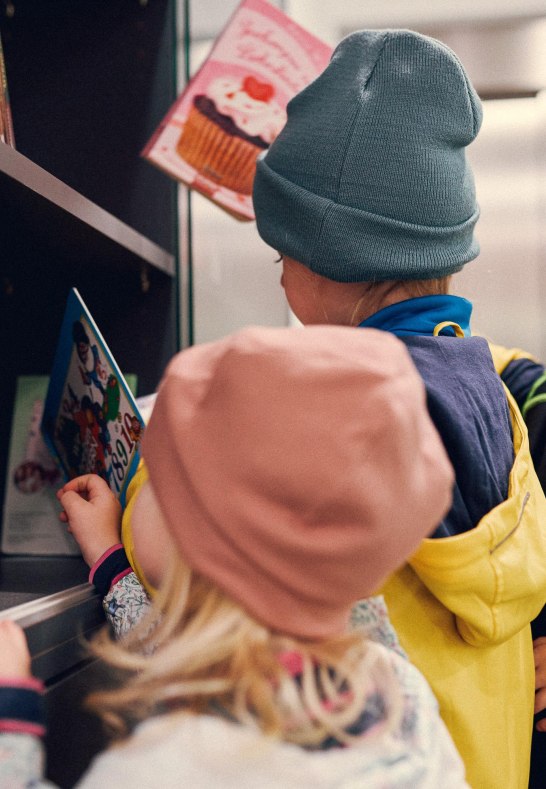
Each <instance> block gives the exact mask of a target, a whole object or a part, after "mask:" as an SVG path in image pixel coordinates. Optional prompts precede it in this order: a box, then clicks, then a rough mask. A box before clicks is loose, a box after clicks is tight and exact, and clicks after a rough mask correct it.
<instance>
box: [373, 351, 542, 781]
mask: <svg viewBox="0 0 546 789" xmlns="http://www.w3.org/2000/svg"><path fill="white" fill-rule="evenodd" d="M492 351H493V356H494V361H495V363H496V365H497V371H498V372H500V370H501V367H502V361H504V364H507V363H508V361H510V359H511V358H514V356H513V355H512V356H511V355H510V352H508V351H506V350H505V349H499V352H498V353H495V347H493V348H492ZM506 394H507V398H508V404H509V409H510V417H511V423H512V430H513V443H514V453H515V459H514V464H513V467H512V471H511V473H510V478H509V486H508V496H507V498H506V500H505V501H503V502H502V503H501V504H499V505H498V506H497V507H495V508H493V509H492V510H491V511H490V512H488V513H487V514H486V515H485V516H484V517H482V519H481V520H480V521H479V523H478V524H477V525H476V526H475V528H473V529H471V530H469V531H466V532H463V533H461V534H456V535H454V536H451V537H446V538H442V539H426V540H424V541H423V543H422V545H421V546H420V548H419V550H418V551H417V553H416V554H415V555H414V556H413V557H412V558H411V559H410V560H409V562H408V563H407V564H406V565H405V566H404V567H402V569H401V570H400V571H398V572H397V573H396V574H395V575H394V576H392V577H391V578H390V579H389V581H388V582H387V584H386V585H385V587H384V589H383V590H382V592H383V594H384V596H385V599H386V602H387V605H388V609H389V613H390V616H391V620H392V623H393V625H394V627H395V628H396V630H397V631H398V635H399V637H400V641H401V643H402V646H403V647H404V648H405V649H406V651H407V653H408V655H409V657H410V659H411V660H412V662H413V663H414V664H415V665H416V666H417V667H418V668H419V669H421V671H422V672H423V674H424V675H425V677H426V678H427V679H428V681H429V683H430V685H431V687H432V689H433V691H434V692H435V694H436V697H437V699H438V701H439V704H440V712H441V715H442V717H443V719H444V721H445V723H446V725H447V727H448V729H449V730H450V733H451V735H452V737H453V739H454V741H455V744H456V746H457V748H458V750H459V752H460V754H461V756H462V757H463V760H464V762H465V765H466V769H467V780H468V782H469V783H470V785H471V786H472V787H474V789H527V786H528V776H529V755H530V748H531V734H532V724H533V703H534V661H533V650H532V639H531V630H530V625H529V623H530V621H531V620H532V619H534V618H535V616H536V615H537V614H538V612H539V611H540V610H541V609H542V607H543V605H544V603H545V601H546V499H545V497H544V493H543V491H542V488H541V485H540V482H539V480H538V478H537V475H536V473H535V470H534V467H533V463H532V460H531V457H530V453H529V441H528V436H527V429H526V427H525V423H524V421H523V418H522V416H521V414H520V411H519V409H518V407H517V405H516V403H515V401H514V400H513V398H512V396H511V395H510V394H509V392H508V390H506Z"/></svg>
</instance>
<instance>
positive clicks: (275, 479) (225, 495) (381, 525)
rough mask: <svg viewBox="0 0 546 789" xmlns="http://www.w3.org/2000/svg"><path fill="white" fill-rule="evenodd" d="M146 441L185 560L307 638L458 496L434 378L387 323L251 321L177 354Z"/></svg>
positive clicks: (334, 620) (331, 627)
mask: <svg viewBox="0 0 546 789" xmlns="http://www.w3.org/2000/svg"><path fill="white" fill-rule="evenodd" d="M142 450H143V455H144V458H145V461H146V463H147V466H148V471H149V475H150V482H151V484H152V488H153V490H154V493H155V495H156V497H157V499H158V501H159V505H160V507H161V510H162V513H163V515H164V517H165V520H166V523H167V525H168V528H169V530H170V532H171V535H172V536H173V537H174V539H175V541H176V543H177V544H178V546H179V548H180V551H181V553H182V555H183V557H184V559H185V560H186V561H187V563H188V564H189V565H190V566H191V567H193V568H194V569H195V570H197V571H199V572H200V573H201V574H202V575H203V576H206V577H207V578H209V579H211V580H212V581H214V582H215V583H216V584H217V585H218V586H219V587H220V588H221V589H223V590H224V592H226V593H227V594H228V595H229V596H231V597H232V598H233V599H234V600H237V601H238V602H239V603H240V604H241V605H243V607H245V608H246V609H247V610H248V611H249V612H250V613H251V614H253V615H254V616H255V618H256V619H258V620H259V621H261V622H264V623H265V624H267V625H268V626H269V627H271V628H273V629H276V630H280V631H282V632H286V633H290V634H292V635H296V636H300V637H325V636H329V635H333V634H336V633H339V632H342V631H343V630H344V629H345V628H346V625H347V619H348V615H349V611H350V608H351V605H352V603H354V602H355V601H356V600H358V599H359V598H362V597H365V596H367V595H370V594H372V593H374V592H375V591H377V589H378V587H379V585H380V584H381V583H382V581H383V580H384V579H385V578H386V576H387V575H388V574H389V573H390V572H391V571H393V570H395V569H396V568H397V567H398V566H399V565H401V564H402V563H403V562H404V560H405V559H406V558H407V557H408V556H409V555H410V554H411V553H412V552H413V551H414V550H415V549H416V548H417V547H418V545H419V542H420V540H421V539H422V538H423V537H425V536H427V535H428V534H429V533H430V532H432V531H433V530H434V528H435V527H436V526H437V524H438V523H439V521H440V520H441V518H442V517H443V515H444V514H445V512H446V511H447V510H448V508H449V506H450V504H451V488H452V484H453V472H452V469H451V465H450V463H449V461H448V459H447V456H446V453H445V450H444V448H443V445H442V443H441V440H440V438H439V437H438V434H437V433H436V430H435V428H434V426H433V425H432V422H431V421H430V418H429V416H428V412H427V408H426V401H425V390H424V386H423V383H422V381H421V379H420V377H419V376H418V373H417V372H416V370H415V367H414V366H413V363H412V361H411V359H410V357H409V355H408V353H407V351H406V349H405V347H404V345H403V344H402V343H401V342H400V341H399V340H398V339H396V338H395V337H393V336H392V335H390V334H387V333H385V332H379V331H376V330H374V329H354V328H346V327H340V326H309V327H307V328H305V329H300V328H247V329H243V330H241V331H239V332H237V333H235V334H232V335H230V336H228V337H226V338H225V339H223V340H220V341H218V342H214V343H209V344H203V345H197V346H194V347H192V348H189V349H188V350H185V351H183V352H181V353H179V354H178V355H177V356H175V357H174V359H173V360H172V361H171V363H170V364H169V366H168V368H167V370H166V372H165V375H164V378H163V380H162V382H161V385H160V388H159V394H158V396H157V400H156V404H155V407H154V410H153V413H152V416H151V419H150V423H149V425H148V427H147V428H146V431H145V434H144V439H143V447H142Z"/></svg>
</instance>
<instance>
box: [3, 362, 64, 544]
mask: <svg viewBox="0 0 546 789" xmlns="http://www.w3.org/2000/svg"><path fill="white" fill-rule="evenodd" d="M48 381H49V378H48V377H47V376H44V375H36V376H20V377H19V378H18V379H17V389H16V394H15V404H14V410H13V419H12V430H11V439H10V447H9V456H8V470H7V475H6V492H5V497H4V516H3V520H2V552H3V553H9V554H17V553H20V554H37V555H48V554H49V555H60V556H62V555H68V556H70V555H77V554H79V553H80V550H79V548H78V545H77V543H76V541H75V540H74V538H73V537H72V535H71V534H69V533H68V532H67V530H66V524H64V523H61V521H59V513H60V511H61V507H60V505H59V503H58V501H57V499H56V497H55V491H56V490H57V489H58V488H59V487H60V485H61V484H62V481H63V478H62V474H61V472H60V470H59V467H58V464H57V462H56V460H55V458H54V457H53V456H52V454H51V452H50V451H49V449H48V448H47V446H46V444H45V442H44V440H43V437H42V434H41V431H40V422H41V419H42V411H43V405H44V398H45V395H46V391H47V386H48Z"/></svg>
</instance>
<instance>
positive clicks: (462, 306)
mask: <svg viewBox="0 0 546 789" xmlns="http://www.w3.org/2000/svg"><path fill="white" fill-rule="evenodd" d="M471 313H472V303H471V302H470V301H468V300H467V299H463V298H462V297H461V296H449V295H448V296H419V297H418V298H415V299H406V300H405V301H399V302H397V303H396V304H391V306H390V307H385V308H384V309H382V310H379V312H376V313H374V315H370V317H369V318H366V320H364V321H362V323H360V324H359V326H363V327H365V328H372V329H382V330H383V331H389V332H391V333H392V334H396V336H397V337H407V336H409V335H413V334H417V335H420V336H423V335H425V336H427V335H430V336H432V335H433V333H434V329H435V327H436V326H437V325H438V324H439V323H443V322H444V321H451V322H452V323H458V324H459V326H460V327H461V329H462V330H463V332H464V335H465V337H470V334H471V332H470V315H471ZM441 334H447V335H451V336H453V335H454V334H455V332H454V330H453V329H452V328H451V327H449V326H448V327H446V328H444V329H442V331H441Z"/></svg>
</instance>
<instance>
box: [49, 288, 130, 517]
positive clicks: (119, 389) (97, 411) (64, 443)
mask: <svg viewBox="0 0 546 789" xmlns="http://www.w3.org/2000/svg"><path fill="white" fill-rule="evenodd" d="M41 427H42V433H43V436H44V439H45V441H46V444H47V445H48V446H49V448H50V449H51V451H52V452H53V453H54V454H55V455H56V457H57V458H58V460H59V463H60V466H61V468H62V470H63V473H64V475H65V477H66V478H67V479H72V478H73V477H76V476H79V475H81V474H88V473H94V474H98V475H99V476H101V477H103V478H104V479H105V480H106V481H107V482H108V484H109V485H110V488H111V489H112V490H113V491H114V493H116V495H118V496H119V499H120V501H121V504H122V506H123V504H124V502H125V493H126V490H127V485H128V484H129V481H130V479H131V477H132V476H133V474H134V472H135V471H136V468H137V465H138V462H139V459H140V439H141V437H142V434H143V430H144V420H143V418H142V416H141V414H140V412H139V409H138V406H137V403H136V401H135V398H134V397H133V395H132V393H131V391H130V389H129V386H128V384H127V382H126V380H125V378H124V377H123V375H122V374H121V371H120V369H119V367H118V365H117V363H116V361H115V359H114V357H113V356H112V354H111V352H110V350H109V348H108V346H107V344H106V342H105V340H104V338H103V336H102V334H101V333H100V331H99V329H98V327H97V325H96V323H95V321H94V320H93V318H92V316H91V314H90V312H89V310H88V309H87V307H86V306H85V304H84V302H83V301H82V299H81V296H80V294H79V293H78V291H77V290H76V289H75V288H73V289H72V290H71V292H70V295H69V297H68V301H67V305H66V309H65V314H64V318H63V323H62V326H61V332H60V336H59V341H58V345H57V350H56V354H55V359H54V362H53V369H52V371H51V377H50V381H49V387H48V390H47V396H46V400H45V405H44V413H43V417H42V423H41Z"/></svg>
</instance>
